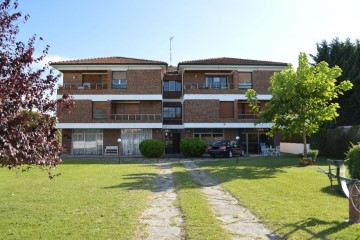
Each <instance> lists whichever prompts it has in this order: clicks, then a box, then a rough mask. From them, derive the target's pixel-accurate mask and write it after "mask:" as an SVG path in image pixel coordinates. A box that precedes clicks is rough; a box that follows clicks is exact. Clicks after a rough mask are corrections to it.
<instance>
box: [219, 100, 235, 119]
mask: <svg viewBox="0 0 360 240" xmlns="http://www.w3.org/2000/svg"><path fill="white" fill-rule="evenodd" d="M220 117H221V118H234V102H220Z"/></svg>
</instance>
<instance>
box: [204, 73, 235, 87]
mask: <svg viewBox="0 0 360 240" xmlns="http://www.w3.org/2000/svg"><path fill="white" fill-rule="evenodd" d="M205 87H206V88H215V89H226V88H229V86H228V79H227V76H206V77H205Z"/></svg>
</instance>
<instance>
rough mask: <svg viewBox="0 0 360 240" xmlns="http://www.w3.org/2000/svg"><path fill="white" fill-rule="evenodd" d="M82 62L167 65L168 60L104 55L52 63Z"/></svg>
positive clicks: (75, 63) (80, 63)
mask: <svg viewBox="0 0 360 240" xmlns="http://www.w3.org/2000/svg"><path fill="white" fill-rule="evenodd" d="M82 64H92V65H98V64H100V65H101V64H107V65H108V64H110V65H111V64H128V65H129V64H130V65H138V64H150V65H167V63H166V62H162V61H154V60H146V59H137V58H127V57H103V58H88V59H79V60H68V61H61V62H53V63H51V65H82Z"/></svg>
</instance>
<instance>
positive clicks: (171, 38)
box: [170, 36, 174, 66]
mask: <svg viewBox="0 0 360 240" xmlns="http://www.w3.org/2000/svg"><path fill="white" fill-rule="evenodd" d="M173 38H174V36H172V37H170V66H172V55H171V41H172V40H173Z"/></svg>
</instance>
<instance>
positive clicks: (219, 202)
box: [181, 161, 281, 239]
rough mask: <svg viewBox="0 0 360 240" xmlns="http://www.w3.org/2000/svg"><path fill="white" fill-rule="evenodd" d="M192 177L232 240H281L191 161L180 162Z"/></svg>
mask: <svg viewBox="0 0 360 240" xmlns="http://www.w3.org/2000/svg"><path fill="white" fill-rule="evenodd" d="M181 163H182V164H183V165H184V166H185V167H186V168H187V169H188V171H189V173H190V174H191V175H192V177H193V178H194V179H195V180H196V181H197V182H198V183H199V184H200V185H201V186H202V188H201V190H202V192H203V194H204V196H205V198H206V199H207V200H208V202H209V203H210V206H211V208H212V210H213V212H214V213H215V214H216V216H217V218H218V219H219V220H220V221H221V222H222V223H223V226H224V227H225V228H226V229H228V230H229V231H230V233H231V234H232V236H233V239H281V238H279V237H277V236H275V235H274V234H272V232H271V231H270V230H269V229H267V228H266V227H265V226H264V225H263V224H262V223H260V222H259V220H258V219H257V217H256V216H255V215H254V214H252V213H251V212H250V211H249V210H247V209H246V208H244V207H242V206H241V205H239V202H238V200H237V199H236V198H235V197H233V196H232V195H231V194H230V193H228V192H227V191H225V190H224V189H223V188H222V187H221V186H220V185H218V183H217V182H216V181H215V180H213V179H212V178H211V177H210V176H209V175H208V174H207V173H206V172H205V171H203V170H200V168H199V167H198V166H197V165H196V164H195V163H194V162H193V161H181Z"/></svg>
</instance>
